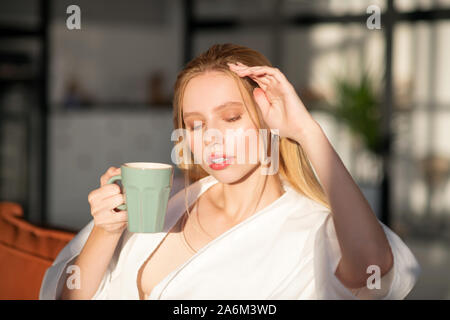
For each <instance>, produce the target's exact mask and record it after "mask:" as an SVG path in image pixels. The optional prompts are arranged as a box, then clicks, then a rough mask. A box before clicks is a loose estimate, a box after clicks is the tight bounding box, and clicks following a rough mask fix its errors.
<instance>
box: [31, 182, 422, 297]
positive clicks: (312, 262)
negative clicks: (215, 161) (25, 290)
mask: <svg viewBox="0 0 450 320" xmlns="http://www.w3.org/2000/svg"><path fill="white" fill-rule="evenodd" d="M217 182H218V181H217V180H216V179H215V178H214V177H212V176H207V177H205V178H203V179H200V180H198V181H196V182H195V183H193V184H191V185H190V186H189V189H188V191H189V193H188V196H189V197H188V204H189V205H191V204H192V203H193V202H194V201H195V200H196V199H197V198H198V197H199V196H200V194H202V193H203V192H205V191H206V190H207V189H208V188H209V187H211V186H212V185H214V184H215V183H217ZM283 187H284V189H285V190H286V192H285V193H284V194H283V195H282V196H281V197H280V198H278V199H277V200H275V201H274V202H272V203H271V204H269V205H268V206H266V207H265V208H263V209H261V210H259V211H258V212H256V213H255V214H253V215H252V216H250V217H249V218H247V219H246V220H244V221H242V222H240V223H239V224H237V225H235V226H233V227H232V228H231V229H229V230H227V231H226V232H224V233H223V234H221V235H220V236H219V237H217V238H215V239H214V240H212V241H211V242H209V243H208V244H207V245H205V246H204V247H203V248H201V249H200V250H199V251H198V252H197V253H196V254H194V255H193V256H192V257H191V258H189V259H188V260H187V261H186V262H185V263H183V264H182V265H180V266H179V267H178V268H177V269H175V270H174V271H173V272H171V273H170V274H169V275H167V276H166V277H165V278H164V279H163V280H162V281H161V282H160V283H159V284H157V285H156V286H155V287H154V288H153V290H152V292H151V294H150V296H149V297H148V299H152V300H153V299H211V300H214V299H224V300H228V299H236V300H241V299H403V298H405V296H406V295H407V294H408V293H409V292H410V291H411V289H412V288H413V286H414V285H415V283H416V281H417V278H418V276H419V274H420V272H421V268H420V266H419V264H418V262H417V260H416V258H415V257H414V255H413V254H412V253H411V251H410V250H409V248H408V247H407V246H406V245H405V244H404V243H403V241H402V240H401V239H400V238H399V237H398V236H397V235H396V234H395V233H394V232H393V231H392V230H390V229H389V228H388V227H386V226H385V225H384V224H383V223H382V222H381V221H379V223H380V224H381V225H382V227H383V229H384V231H385V234H386V236H387V239H388V240H389V244H390V246H391V248H392V253H393V256H394V264H393V267H392V269H391V270H390V271H389V272H388V273H387V274H386V275H384V276H383V277H382V278H381V289H368V288H367V287H362V288H361V289H359V290H358V289H352V290H349V289H348V288H346V287H345V286H344V285H343V284H342V283H341V282H340V280H339V279H338V278H337V277H336V276H335V274H334V273H335V271H336V268H337V266H338V263H339V261H340V258H341V250H340V247H339V243H338V240H337V237H336V232H335V228H334V223H333V218H332V215H331V212H330V210H329V209H327V208H326V207H325V206H323V205H321V204H319V203H318V202H316V201H313V200H311V199H309V198H307V197H305V196H303V195H301V194H300V193H298V192H297V191H296V190H295V189H293V188H292V186H290V185H289V184H288V183H287V182H285V181H283ZM184 212H185V201H184V189H183V190H181V191H180V192H178V193H177V194H176V195H174V196H173V197H172V198H170V200H169V203H168V207H167V215H166V220H165V224H164V231H163V232H159V233H130V232H128V230H125V231H124V233H123V234H122V236H121V239H120V240H119V242H118V245H117V248H116V250H115V252H114V255H113V257H112V259H111V262H110V264H109V266H108V269H107V271H106V272H105V274H104V276H103V278H102V281H101V283H100V285H99V288H98V289H97V291H96V293H95V295H94V296H93V297H92V299H139V292H138V287H137V275H138V270H139V269H140V267H141V266H142V265H143V263H144V262H145V261H146V260H147V258H148V257H149V256H150V254H151V253H152V252H153V251H154V250H155V249H156V247H157V246H158V244H159V243H160V242H161V241H162V240H163V238H164V237H165V235H167V232H168V231H169V230H170V229H171V228H172V226H174V225H175V223H176V222H177V221H178V219H179V218H180V217H181V215H182V214H183V213H184ZM93 223H94V221H93V220H91V221H90V222H89V223H88V224H87V225H86V226H85V227H84V228H83V229H82V230H81V231H80V232H79V233H78V234H77V235H76V236H75V237H74V238H73V239H72V240H71V241H70V242H69V243H68V244H67V245H66V247H64V248H63V250H62V251H61V252H60V253H59V254H58V256H57V258H56V259H55V261H54V262H53V265H52V266H51V267H49V268H48V269H47V271H46V273H45V276H44V279H43V282H42V285H41V290H40V294H39V298H40V299H58V298H59V297H60V295H61V289H62V286H63V285H64V283H63V282H64V281H63V277H62V273H63V271H64V270H65V268H66V266H67V265H68V264H71V263H72V262H73V260H74V259H75V258H76V257H77V255H78V254H79V253H80V251H81V249H82V248H83V246H84V244H85V242H86V240H87V238H88V236H89V233H90V232H91V230H92V228H93V225H94V224H93ZM94 263H95V262H94ZM370 275H371V274H368V277H369V276H370ZM81 276H82V273H81Z"/></svg>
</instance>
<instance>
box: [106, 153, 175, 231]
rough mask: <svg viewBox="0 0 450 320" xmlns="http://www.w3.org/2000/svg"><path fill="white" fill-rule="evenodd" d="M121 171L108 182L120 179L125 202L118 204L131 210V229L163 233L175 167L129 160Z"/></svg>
mask: <svg viewBox="0 0 450 320" xmlns="http://www.w3.org/2000/svg"><path fill="white" fill-rule="evenodd" d="M120 170H121V174H120V175H117V176H114V177H112V178H111V179H109V180H108V182H107V183H114V182H115V181H117V180H121V182H122V186H123V193H124V195H125V203H124V204H121V205H120V206H118V207H117V209H119V210H127V212H128V231H130V232H145V233H153V232H162V231H163V229H164V220H165V217H166V210H167V203H168V201H169V194H170V189H171V188H172V183H173V166H172V165H170V164H165V163H155V162H128V163H124V164H122V165H121V166H120Z"/></svg>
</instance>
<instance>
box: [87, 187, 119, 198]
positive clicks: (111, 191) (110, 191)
mask: <svg viewBox="0 0 450 320" xmlns="http://www.w3.org/2000/svg"><path fill="white" fill-rule="evenodd" d="M119 193H121V192H120V187H119V186H118V185H117V184H115V183H112V184H106V185H104V186H103V187H100V188H98V189H95V190H93V191H91V192H90V193H89V195H88V201H89V203H94V202H96V201H98V200H101V199H104V198H108V197H110V196H112V195H115V194H119Z"/></svg>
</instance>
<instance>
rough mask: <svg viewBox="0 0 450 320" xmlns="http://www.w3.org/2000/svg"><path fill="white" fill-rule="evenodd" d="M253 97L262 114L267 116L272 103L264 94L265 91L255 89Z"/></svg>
mask: <svg viewBox="0 0 450 320" xmlns="http://www.w3.org/2000/svg"><path fill="white" fill-rule="evenodd" d="M253 96H254V97H255V101H256V103H257V104H258V105H259V107H260V108H261V112H262V114H263V115H267V113H268V112H269V108H270V102H269V100H268V99H267V97H266V94H265V93H264V90H263V89H261V88H255V89H253Z"/></svg>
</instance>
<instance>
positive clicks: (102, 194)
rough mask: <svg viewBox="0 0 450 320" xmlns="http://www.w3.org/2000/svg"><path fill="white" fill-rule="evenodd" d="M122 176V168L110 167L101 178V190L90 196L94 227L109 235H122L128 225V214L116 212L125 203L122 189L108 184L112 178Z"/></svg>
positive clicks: (92, 192) (93, 192) (93, 191)
mask: <svg viewBox="0 0 450 320" xmlns="http://www.w3.org/2000/svg"><path fill="white" fill-rule="evenodd" d="M120 174H121V169H120V168H116V167H110V168H109V169H108V170H107V171H106V172H105V173H104V174H103V175H102V176H101V178H100V188H98V189H95V190H92V191H91V192H90V193H89V195H88V201H89V204H90V206H91V215H92V216H93V217H94V226H95V227H97V228H99V229H102V230H103V231H105V232H107V234H114V235H121V234H122V232H123V231H124V230H125V229H126V228H127V224H128V212H127V211H126V210H121V211H116V210H115V208H116V207H118V206H119V205H121V204H123V203H124V202H125V197H124V195H123V194H122V192H121V190H120V187H119V186H118V185H117V184H115V183H113V184H108V183H107V182H108V180H109V179H110V178H111V177H113V176H116V175H120Z"/></svg>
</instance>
